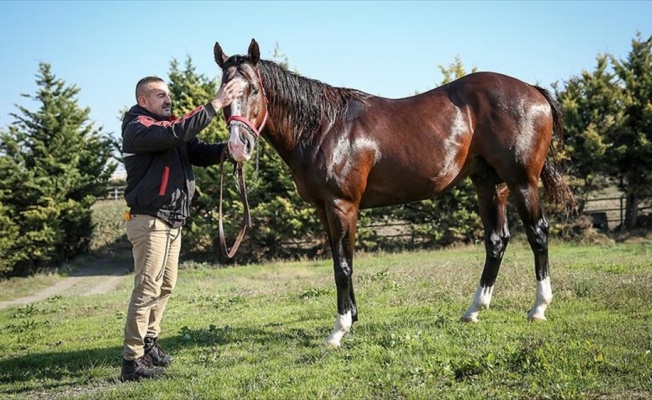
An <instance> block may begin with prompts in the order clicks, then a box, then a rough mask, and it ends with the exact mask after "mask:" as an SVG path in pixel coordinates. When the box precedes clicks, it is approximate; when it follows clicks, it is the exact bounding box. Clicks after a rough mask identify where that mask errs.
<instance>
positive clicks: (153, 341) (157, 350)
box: [145, 337, 174, 367]
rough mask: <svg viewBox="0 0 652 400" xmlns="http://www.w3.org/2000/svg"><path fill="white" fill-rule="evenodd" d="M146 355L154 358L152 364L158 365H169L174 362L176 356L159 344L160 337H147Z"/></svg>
mask: <svg viewBox="0 0 652 400" xmlns="http://www.w3.org/2000/svg"><path fill="white" fill-rule="evenodd" d="M145 355H146V356H149V358H151V359H152V364H154V365H155V366H157V367H167V366H168V365H170V364H171V363H172V360H174V357H172V356H169V355H167V354H165V351H163V349H162V348H161V345H160V344H158V338H152V337H146V338H145Z"/></svg>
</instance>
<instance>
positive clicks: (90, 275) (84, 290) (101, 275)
mask: <svg viewBox="0 0 652 400" xmlns="http://www.w3.org/2000/svg"><path fill="white" fill-rule="evenodd" d="M131 263H132V261H131V258H130V257H129V256H128V255H127V256H124V255H121V256H112V257H105V258H96V259H91V260H89V262H88V263H87V264H85V265H84V266H82V267H80V268H79V269H78V270H77V271H75V272H73V273H72V274H70V275H69V276H66V277H63V278H61V279H60V280H59V281H58V282H57V283H55V284H54V285H52V286H50V287H48V288H45V289H43V290H40V291H38V292H36V293H33V294H31V295H30V296H25V297H21V298H19V299H14V300H8V301H0V308H6V307H13V306H23V305H27V304H30V303H34V302H37V301H41V300H45V299H48V298H50V297H52V296H57V295H59V296H89V295H93V294H103V293H108V292H110V291H112V290H115V289H116V288H117V287H118V285H120V284H121V283H122V282H123V281H125V280H126V279H128V278H129V277H131V276H132V275H131V271H130V268H131Z"/></svg>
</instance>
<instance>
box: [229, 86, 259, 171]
mask: <svg viewBox="0 0 652 400" xmlns="http://www.w3.org/2000/svg"><path fill="white" fill-rule="evenodd" d="M241 109H242V102H241V99H235V100H233V102H231V116H238V117H240V116H242V111H241ZM242 130H244V128H243V127H242V126H241V125H240V124H238V123H231V124H230V125H229V132H230V133H231V134H230V136H229V141H228V143H227V144H228V147H229V152H230V153H231V157H233V159H234V160H235V161H236V162H244V161H249V159H250V158H251V153H248V152H247V145H246V144H245V143H243V141H242V140H241V139H240V138H241V136H244V137H246V138H248V140H253V138H252V137H251V135H249V133H248V132H243V131H242Z"/></svg>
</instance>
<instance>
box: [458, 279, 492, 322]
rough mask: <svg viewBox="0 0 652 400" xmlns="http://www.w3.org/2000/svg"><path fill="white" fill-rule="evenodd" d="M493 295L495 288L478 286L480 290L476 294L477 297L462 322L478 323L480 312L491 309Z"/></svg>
mask: <svg viewBox="0 0 652 400" xmlns="http://www.w3.org/2000/svg"><path fill="white" fill-rule="evenodd" d="M493 293H494V287H493V286H486V287H482V286H480V285H478V290H477V291H476V292H475V297H474V298H473V304H471V307H469V309H468V310H466V312H465V313H464V316H463V317H462V321H465V322H478V314H480V311H482V310H484V309H487V308H489V304H490V303H491V296H492V295H493Z"/></svg>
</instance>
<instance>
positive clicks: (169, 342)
mask: <svg viewBox="0 0 652 400" xmlns="http://www.w3.org/2000/svg"><path fill="white" fill-rule="evenodd" d="M551 249H552V250H551V271H552V283H553V292H554V294H555V298H554V300H553V303H552V305H551V306H550V307H549V309H548V312H547V316H548V321H547V322H545V323H529V322H527V311H528V310H529V308H530V307H531V305H532V303H533V300H534V289H535V282H534V272H533V267H532V261H531V260H532V255H531V253H530V251H529V249H528V248H527V247H526V246H524V245H523V244H519V243H514V244H513V245H510V247H509V248H508V251H507V253H506V257H505V261H504V263H503V267H502V269H501V273H500V275H499V279H498V283H497V285H496V290H495V292H494V300H493V304H492V308H491V309H489V310H487V311H485V312H484V313H483V314H481V315H480V322H479V323H478V324H465V323H462V322H460V321H459V319H460V317H461V315H462V314H463V312H464V311H465V310H466V308H467V307H468V306H469V304H470V301H471V298H472V296H473V293H474V290H475V287H476V285H477V281H478V279H479V276H480V273H481V268H482V262H483V260H484V251H483V248H482V246H474V247H466V248H459V249H453V250H446V251H437V252H434V251H432V252H427V251H421V252H414V253H405V254H377V255H360V256H359V257H357V258H356V261H355V274H354V282H355V289H356V297H357V301H358V307H359V312H360V321H359V322H358V323H356V324H355V325H354V328H353V330H352V332H351V333H350V334H348V335H347V336H345V337H344V339H343V340H342V347H341V348H339V349H332V348H328V347H326V346H325V345H324V344H323V341H324V339H325V338H326V336H327V335H328V333H329V332H330V330H331V328H332V324H333V322H334V319H335V314H336V307H335V286H334V282H333V272H332V267H331V263H330V261H304V262H293V263H273V264H265V265H250V266H242V267H237V268H221V269H218V268H214V267H212V266H211V265H206V264H197V263H185V264H184V265H183V269H182V271H180V278H179V284H178V287H177V290H176V292H175V294H174V295H173V298H172V299H171V301H170V304H169V306H168V310H167V313H166V319H165V320H164V322H163V329H164V332H163V334H162V336H161V343H162V345H163V347H164V348H165V349H166V350H168V352H170V353H172V354H173V355H174V356H175V361H174V363H173V364H172V366H171V367H170V368H169V369H168V373H167V376H166V377H165V378H163V379H161V380H158V381H149V382H140V383H121V382H120V381H119V380H118V377H119V373H120V363H121V361H120V360H121V346H122V340H121V339H122V330H123V326H124V318H125V310H126V305H127V301H128V297H129V293H130V284H131V281H130V279H126V280H125V282H124V284H123V285H121V286H120V287H119V288H118V289H117V290H115V291H114V292H111V293H109V294H103V295H95V296H86V297H66V296H56V297H54V298H50V299H48V300H45V301H41V302H37V303H33V304H29V305H27V306H21V307H13V308H6V309H1V310H0V398H3V399H336V398H337V399H537V398H538V399H548V398H550V399H644V398H652V354H651V350H652V306H651V305H650V299H652V267H651V262H650V261H651V260H652V243H650V242H647V241H642V242H639V243H630V244H610V245H592V246H582V247H580V246H575V245H569V244H559V243H552V245H551ZM35 279H36V278H35ZM30 285H31V282H30V279H25V280H17V281H14V282H12V286H13V287H23V290H20V289H16V292H17V293H24V292H28V291H29V289H28V288H29V287H30Z"/></svg>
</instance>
